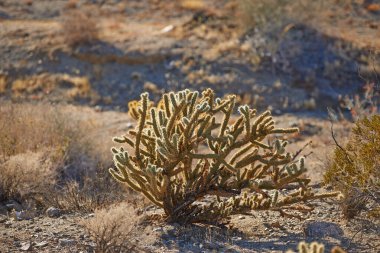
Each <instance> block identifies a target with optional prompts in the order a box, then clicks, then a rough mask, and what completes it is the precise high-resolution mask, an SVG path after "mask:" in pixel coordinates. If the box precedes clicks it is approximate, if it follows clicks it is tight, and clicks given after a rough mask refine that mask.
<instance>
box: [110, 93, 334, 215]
mask: <svg viewBox="0 0 380 253" xmlns="http://www.w3.org/2000/svg"><path fill="white" fill-rule="evenodd" d="M131 105H134V107H133V108H130V115H131V116H132V117H135V118H136V119H138V125H137V127H136V129H134V130H130V131H129V133H128V135H125V136H122V137H117V138H114V141H115V142H117V143H126V144H128V145H129V146H130V147H131V148H133V149H134V152H133V153H129V152H128V151H126V150H125V148H123V147H120V148H116V147H114V148H112V152H113V154H114V164H115V166H116V168H111V169H110V173H111V174H112V175H113V177H114V178H115V179H116V180H118V181H120V182H123V183H126V184H128V185H129V186H130V187H131V188H132V189H134V190H135V191H138V192H141V193H142V194H144V195H145V196H146V197H147V198H148V199H149V200H150V201H151V202H153V203H154V204H155V205H157V206H158V207H160V208H163V209H164V211H165V213H166V215H167V216H168V219H169V221H177V222H181V223H182V222H183V223H187V222H206V221H217V220H218V219H220V218H226V217H228V216H229V215H231V214H236V213H246V212H248V211H250V210H273V211H278V212H280V213H281V214H282V215H284V216H288V215H291V216H293V215H292V214H291V213H289V212H288V211H291V210H293V211H305V210H310V208H306V207H305V206H300V205H295V204H297V203H300V202H305V201H308V200H313V199H319V198H325V197H331V196H335V195H336V193H324V194H315V193H313V192H312V191H311V189H310V188H308V187H307V185H308V183H309V182H310V180H309V179H306V178H302V177H301V175H302V174H304V172H305V171H306V168H305V161H304V158H301V159H299V160H298V161H293V158H292V156H291V154H290V153H288V152H286V151H285V147H286V145H287V142H286V141H282V140H280V139H278V140H276V141H275V142H274V143H272V144H266V143H265V140H266V137H267V136H268V135H277V134H279V135H282V134H287V133H294V132H297V131H298V129H296V128H287V129H283V128H275V125H274V121H273V119H272V117H271V113H270V112H269V111H266V112H264V113H262V114H258V115H257V112H256V110H253V109H250V108H249V107H248V106H247V105H244V106H240V107H239V108H238V111H239V113H240V117H238V118H237V120H236V121H234V123H230V121H231V117H232V113H233V111H234V108H235V96H228V97H227V98H226V99H220V98H215V94H214V92H213V91H212V90H211V89H207V90H205V91H204V92H202V94H201V95H200V94H199V93H198V92H196V91H195V92H193V91H189V90H184V91H181V92H178V93H173V92H170V93H168V94H164V95H163V98H162V99H161V101H160V102H159V103H158V105H157V107H155V106H153V105H152V104H151V102H150V101H149V98H148V94H147V93H144V94H142V95H141V100H140V101H139V102H135V103H131ZM220 118H221V120H218V119H220ZM290 185H298V187H299V189H298V190H295V191H293V192H292V191H288V192H284V191H283V190H284V189H287V188H288V187H289V186H290Z"/></svg>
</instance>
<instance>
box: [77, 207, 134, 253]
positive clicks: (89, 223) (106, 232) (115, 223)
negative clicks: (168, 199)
mask: <svg viewBox="0 0 380 253" xmlns="http://www.w3.org/2000/svg"><path fill="white" fill-rule="evenodd" d="M139 220H140V218H139V217H138V215H137V214H136V211H135V208H134V207H133V205H131V204H130V203H120V204H117V205H113V206H110V207H109V208H106V209H97V210H96V211H95V215H94V217H93V218H90V219H87V220H84V221H83V222H82V223H83V225H84V227H85V229H86V230H87V232H88V233H89V235H90V236H91V238H92V239H93V240H94V242H95V243H96V248H95V252H98V253H108V252H134V251H137V247H136V244H135V242H132V239H133V232H135V231H136V226H137V225H138V223H139Z"/></svg>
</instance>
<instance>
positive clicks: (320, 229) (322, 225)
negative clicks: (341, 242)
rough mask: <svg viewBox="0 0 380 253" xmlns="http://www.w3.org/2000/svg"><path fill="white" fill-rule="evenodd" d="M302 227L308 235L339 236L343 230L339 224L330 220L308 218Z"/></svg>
mask: <svg viewBox="0 0 380 253" xmlns="http://www.w3.org/2000/svg"><path fill="white" fill-rule="evenodd" d="M302 229H303V231H304V234H305V236H309V237H319V238H321V237H326V236H330V237H334V238H339V237H341V236H342V235H343V230H342V229H341V228H340V227H339V225H337V224H335V223H332V222H325V221H314V220H308V221H306V222H305V223H304V224H303V226H302Z"/></svg>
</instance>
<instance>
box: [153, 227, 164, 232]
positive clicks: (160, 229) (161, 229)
mask: <svg viewBox="0 0 380 253" xmlns="http://www.w3.org/2000/svg"><path fill="white" fill-rule="evenodd" d="M163 230H164V229H163V228H162V227H158V228H153V232H157V231H163Z"/></svg>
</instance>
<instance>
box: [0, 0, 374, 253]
mask: <svg viewBox="0 0 380 253" xmlns="http://www.w3.org/2000/svg"><path fill="white" fill-rule="evenodd" d="M0 57H1V58H0V59H1V61H0V252H4V253H5V252H23V251H26V252H27V251H29V252H286V251H287V250H289V249H290V250H296V249H297V244H298V243H299V242H300V241H306V242H313V241H317V242H319V243H323V244H324V245H325V248H326V251H327V252H330V250H331V249H332V248H333V247H334V246H340V247H341V248H342V249H344V250H345V251H346V252H380V222H379V219H378V218H371V217H368V216H367V215H366V214H365V213H360V214H359V215H357V216H356V217H355V218H352V219H347V218H346V217H345V216H344V214H343V213H342V204H341V202H340V200H339V198H327V199H324V200H315V201H313V202H314V204H315V208H314V209H313V210H312V211H311V212H309V213H305V214H303V215H302V217H301V218H302V219H297V218H296V217H281V216H280V215H279V213H276V212H269V211H253V212H251V213H247V214H243V215H233V216H232V217H230V219H229V220H228V222H221V223H215V224H203V223H195V224H179V223H176V222H174V223H173V222H167V221H166V220H165V215H164V214H163V212H162V210H161V209H160V208H158V207H156V206H155V205H153V204H152V203H151V202H149V200H147V199H145V198H144V197H143V196H142V195H140V194H138V193H136V192H134V191H133V190H131V189H129V188H128V187H127V186H126V185H123V184H120V183H118V182H116V181H115V180H114V179H113V178H112V177H111V176H110V175H109V173H108V168H109V167H112V166H113V161H112V153H111V151H110V149H111V147H113V146H115V143H113V141H112V138H113V137H114V136H120V135H123V134H124V133H126V132H127V131H128V130H130V129H133V128H135V127H136V126H137V122H136V120H134V119H133V118H132V117H131V115H130V114H128V109H129V108H128V103H129V102H130V101H132V100H138V99H139V98H140V94H141V93H143V92H149V95H150V98H151V99H152V100H153V101H154V102H158V101H159V100H160V98H161V96H162V95H163V94H164V93H166V92H171V91H174V92H176V91H181V90H183V89H189V90H197V91H200V92H202V91H204V90H205V89H207V88H211V89H213V90H214V91H215V93H216V95H217V96H218V97H227V96H228V95H230V94H236V96H237V103H238V104H239V105H244V104H248V105H250V106H251V107H253V108H256V109H257V110H258V111H259V112H263V111H265V110H268V109H269V110H271V111H272V115H273V117H274V120H275V122H276V124H277V125H278V126H280V127H298V128H299V129H300V132H299V133H297V134H291V135H288V136H287V137H286V138H287V140H288V141H289V147H288V151H289V152H291V153H292V154H297V153H298V152H302V155H303V156H305V157H306V166H307V168H308V171H307V173H306V176H307V177H308V178H310V179H311V186H312V188H315V189H322V190H323V191H333V190H334V189H333V188H332V187H331V186H329V185H327V184H325V183H324V181H323V180H324V174H325V171H326V168H327V167H328V166H329V161H330V159H331V157H332V155H333V152H334V149H335V148H336V147H337V144H336V141H337V142H338V143H341V144H342V145H343V144H344V143H345V142H346V141H347V139H348V138H349V135H350V129H351V128H352V126H353V122H354V119H355V117H356V116H360V115H358V114H362V113H368V111H369V110H368V109H369V108H370V109H371V113H373V112H374V111H375V110H373V109H374V108H375V109H377V110H378V104H376V102H375V101H378V99H379V92H380V88H379V87H380V2H379V1H364V0H352V1H351V0H350V1H349V0H318V1H306V0H295V1H288V2H287V1H272V0H270V1H261V0H181V1H169V0H67V1H66V0H19V1H14V0H0ZM368 87H370V88H368ZM368 91H371V92H373V93H371V95H370V96H371V99H372V100H370V102H371V103H370V104H368V103H367V104H366V103H364V102H363V103H360V101H365V102H368V101H367V100H368V99H367V98H368V96H369V95H368V94H369V93H368ZM366 92H367V93H366ZM365 99H367V100H365ZM376 99H377V100H376ZM347 101H354V103H353V104H352V105H351V107H350V108H347V105H348V104H347V103H348V102H347ZM328 108H329V109H328ZM354 109H355V110H354ZM235 118H237V113H234V116H233V119H235ZM331 129H333V132H332V130H331ZM332 134H333V135H334V137H335V140H334V138H333V137H332Z"/></svg>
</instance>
